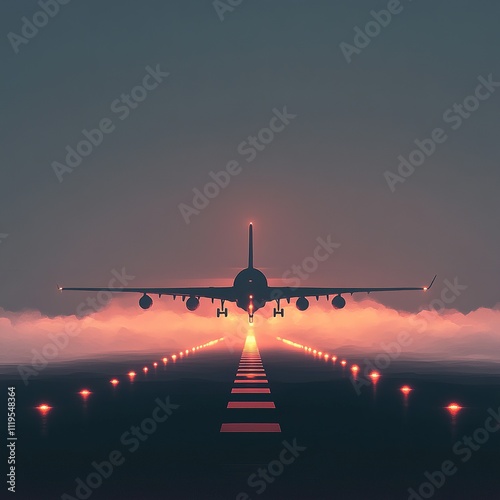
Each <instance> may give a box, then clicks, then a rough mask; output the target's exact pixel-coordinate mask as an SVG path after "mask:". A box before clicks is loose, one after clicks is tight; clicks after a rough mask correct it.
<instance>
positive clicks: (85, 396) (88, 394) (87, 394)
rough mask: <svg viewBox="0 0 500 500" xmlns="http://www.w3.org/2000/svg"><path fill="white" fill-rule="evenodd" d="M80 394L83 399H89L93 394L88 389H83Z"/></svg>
mask: <svg viewBox="0 0 500 500" xmlns="http://www.w3.org/2000/svg"><path fill="white" fill-rule="evenodd" d="M78 394H80V396H82V398H83V399H87V398H88V397H89V396H90V395H91V394H92V393H91V392H90V391H89V390H88V389H82V390H81V391H80V392H79V393H78Z"/></svg>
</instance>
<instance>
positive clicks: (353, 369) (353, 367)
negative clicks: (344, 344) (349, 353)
mask: <svg viewBox="0 0 500 500" xmlns="http://www.w3.org/2000/svg"><path fill="white" fill-rule="evenodd" d="M351 371H352V373H354V374H356V373H358V372H359V366H358V365H352V366H351Z"/></svg>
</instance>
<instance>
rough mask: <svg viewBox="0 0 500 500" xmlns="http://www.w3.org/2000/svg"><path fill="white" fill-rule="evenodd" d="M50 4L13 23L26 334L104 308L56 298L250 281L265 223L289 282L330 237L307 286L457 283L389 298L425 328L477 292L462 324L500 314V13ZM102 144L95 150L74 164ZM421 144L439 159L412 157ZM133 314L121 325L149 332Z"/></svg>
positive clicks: (496, 9)
mask: <svg viewBox="0 0 500 500" xmlns="http://www.w3.org/2000/svg"><path fill="white" fill-rule="evenodd" d="M41 3H42V4H43V2H41ZM48 3H49V4H50V5H51V7H46V8H47V9H49V11H50V12H51V16H48V15H47V16H45V17H46V18H45V19H44V15H43V14H41V15H40V12H41V11H42V7H41V4H39V3H38V2H35V1H31V0H30V1H23V2H8V3H7V2H4V3H3V4H2V6H1V7H0V12H1V16H0V34H3V39H2V40H3V42H2V43H1V44H0V55H1V59H2V70H3V71H2V78H1V79H0V103H1V114H0V116H1V118H0V120H1V129H0V141H1V147H0V161H1V169H0V281H1V286H0V307H1V308H2V309H1V310H2V311H3V312H2V318H3V319H4V320H5V321H6V322H7V324H19V317H23V318H25V319H26V318H31V319H32V320H33V321H35V319H34V318H37V317H38V316H37V315H40V317H41V318H47V319H48V320H51V321H55V322H56V323H55V324H54V325H55V326H54V325H53V327H54V328H56V326H57V324H58V323H57V322H58V321H64V320H65V318H68V317H71V316H72V315H74V314H75V311H76V309H77V307H78V305H79V304H80V303H81V302H82V300H86V296H85V295H82V294H79V293H75V294H71V293H67V294H59V293H57V290H56V284H61V285H64V286H107V285H108V282H109V280H110V279H111V278H112V276H113V272H123V270H125V273H126V274H127V275H128V276H133V279H131V280H130V283H129V285H130V286H182V285H185V286H194V285H197V284H199V285H207V284H214V285H223V284H231V282H232V279H233V278H234V276H235V274H236V273H237V272H238V270H240V269H241V268H243V267H245V265H246V245H247V242H246V239H247V225H248V222H249V221H253V222H254V225H255V265H256V266H257V267H259V268H260V269H262V270H263V271H264V272H265V273H266V275H267V276H268V278H270V280H271V281H272V282H273V283H276V284H278V283H280V280H281V278H282V277H283V275H284V274H285V273H286V272H287V271H290V269H292V266H294V265H300V264H301V263H302V262H303V261H304V259H306V258H307V257H309V256H310V255H312V253H313V251H314V248H315V247H316V245H317V239H318V238H328V237H329V238H331V240H333V241H335V242H336V243H338V245H339V246H338V248H337V249H336V250H335V252H334V253H333V254H332V256H331V257H330V258H329V259H328V260H326V261H325V262H321V263H320V264H319V265H318V268H317V269H316V270H315V271H314V272H311V273H308V276H307V277H305V278H303V279H302V282H301V284H302V285H307V286H315V285H317V286H424V285H426V284H428V282H429V281H430V279H431V278H432V276H433V275H434V274H438V279H437V281H436V284H435V286H434V288H433V289H432V291H430V292H429V294H428V295H425V296H424V295H423V294H418V293H396V294H381V295H378V296H376V297H375V296H371V297H370V298H372V297H373V299H374V300H376V301H377V302H378V303H379V304H380V305H381V307H383V311H389V312H390V311H395V312H396V313H397V314H403V315H404V314H406V313H418V311H420V310H421V309H424V308H428V307H429V304H431V303H432V300H440V297H441V294H442V293H443V290H445V289H447V288H448V289H449V285H448V284H449V283H459V284H460V285H461V287H462V288H461V289H460V293H454V294H453V293H452V294H451V295H450V294H449V293H448V295H446V296H447V297H449V298H450V300H449V301H447V302H446V303H443V307H445V308H446V309H449V310H450V311H451V314H458V315H460V318H462V319H463V320H464V321H465V323H467V322H468V321H469V320H470V319H471V318H472V317H476V318H477V316H474V314H477V311H491V312H492V313H495V312H496V311H498V303H499V287H498V283H499V277H500V276H499V274H500V273H499V271H500V266H499V264H498V255H499V253H500V234H499V232H498V230H497V228H498V213H499V208H500V207H499V197H498V187H499V185H500V183H499V180H500V173H499V169H498V157H499V153H500V142H499V141H498V125H499V121H500V114H499V113H498V109H499V106H500V87H499V88H497V86H495V82H500V61H499V59H498V54H497V47H498V43H499V41H500V40H499V34H498V26H497V24H498V23H497V19H498V15H499V13H500V5H499V4H498V2H495V1H493V0H491V1H490V0H485V1H484V2H481V6H480V8H478V4H477V3H475V2H472V1H465V0H458V1H453V2H451V1H448V2H439V3H431V2H423V1H421V2H410V1H409V0H407V1H401V2H400V3H398V2H397V0H393V1H392V2H386V1H384V2H380V1H377V2H373V1H364V0H361V1H358V2H347V1H346V2H330V1H326V0H325V1H320V0H317V1H308V2H306V1H303V0H302V1H300V0H275V1H273V2H266V1H263V0H253V1H251V2H250V1H245V0H243V1H242V2H240V3H239V4H238V2H233V4H238V5H235V6H234V7H229V8H224V7H221V5H222V4H224V3H226V5H229V4H228V2H219V3H218V4H217V2H212V1H196V0H189V1H185V0H178V1H168V2H165V1H159V0H157V1H153V0H147V1H143V2H139V1H136V2H132V1H131V2H120V1H118V0H109V1H107V2H98V1H97V0H88V1H86V2H76V1H75V0H72V1H69V2H68V3H66V4H64V5H62V4H57V5H56V6H55V7H54V4H53V3H51V2H48ZM389 8H390V9H392V10H393V13H392V14H390V13H389V14H388V9H389ZM50 9H52V10H50ZM55 11H57V12H55ZM372 11H374V12H375V13H374V12H372ZM381 11H383V12H381ZM42 12H43V11H42ZM377 13H378V14H377ZM388 16H389V17H390V19H389V17H388ZM374 19H379V20H380V22H379V24H377V22H375V25H374ZM32 22H37V23H38V24H41V25H42V26H41V27H39V28H36V26H35V27H34V26H33V25H32V24H31V23H32ZM370 22H371V24H368V25H367V23H370ZM381 24H384V25H385V26H382V25H381ZM365 30H367V31H368V32H369V33H371V34H372V35H373V36H371V37H370V36H367V35H366V34H363V33H364V32H365ZM370 30H371V31H370ZM360 33H361V34H360ZM138 85H139V86H141V85H143V87H142V89H138V90H137V89H136V87H137V86H138ZM478 86H481V89H480V94H479V95H480V96H481V99H479V98H474V97H473V98H472V99H471V98H470V96H474V95H476V92H477V89H478ZM145 87H148V89H145ZM134 88H135V91H134V90H133V89H134ZM134 92H135V93H134ZM127 95H128V96H136V97H137V100H135V99H134V98H133V97H127ZM124 96H125V97H124ZM465 105H467V106H468V108H464V106H465ZM454 106H460V108H454ZM458 109H460V110H461V111H458ZM467 109H470V110H471V111H467ZM275 117H277V118H276V119H275ZM277 120H278V121H277ZM271 124H274V125H273V126H274V127H275V128H276V131H275V132H273V133H272V137H271V136H270V135H269V132H266V131H265V129H266V128H269V127H270V125H271ZM99 129H101V130H100V131H99ZM436 129H440V130H441V132H439V131H436ZM84 130H85V131H86V132H85V133H86V134H87V135H89V136H90V137H91V138H92V140H94V141H95V144H90V143H87V144H88V145H89V144H90V149H88V148H87V149H85V145H83V146H81V148H82V149H80V151H83V152H84V153H85V156H84V153H82V157H81V158H80V161H78V159H75V158H74V157H73V158H72V159H71V158H70V159H69V160H68V159H67V158H66V157H67V155H68V149H67V148H70V149H71V148H72V150H77V149H78V145H79V144H81V141H84V140H85V139H86V138H85V133H84V132H83V131H84ZM103 130H104V131H103ZM259 134H260V135H259ZM252 136H253V137H257V138H259V140H258V142H257V143H255V142H254V143H252V139H251V138H252ZM430 138H434V139H436V140H435V141H433V142H431V143H429V139H430ZM261 141H262V142H261ZM415 141H417V142H418V143H419V144H420V145H421V146H422V148H421V149H424V150H426V151H427V152H428V153H429V154H424V153H416V154H413V156H412V152H413V151H414V150H416V149H417V148H418V146H417V142H415ZM429 144H430V145H429ZM87 147H88V146H87ZM422 156H423V157H424V159H423V161H422V163H421V164H419V165H416V166H414V167H412V165H410V167H408V166H406V167H404V166H403V167H400V169H401V168H402V169H403V170H398V166H399V165H400V163H401V162H402V161H403V160H406V161H409V159H410V157H411V158H413V159H414V160H415V163H416V164H417V163H419V160H420V159H421V157H422ZM398 157H399V159H398ZM69 161H73V164H72V165H75V164H77V165H76V166H74V168H72V166H71V165H70V164H69V163H68V162H69ZM54 165H55V166H54ZM405 168H406V170H404V169H405ZM229 171H230V172H231V173H228V172H229ZM402 171H403V173H404V176H403V175H402V174H401V172H402ZM221 172H225V173H222V174H221ZM214 176H215V177H217V178H218V179H219V182H220V183H221V184H223V185H224V187H219V188H218V189H217V188H216V191H218V192H215V191H213V190H212V191H210V189H211V188H210V185H209V183H210V182H213V181H214V179H213V177H214ZM395 179H396V180H395ZM207 186H208V187H207ZM206 189H208V190H209V191H208V192H209V193H210V196H211V197H210V198H206V199H205V205H206V206H204V207H203V206H202V205H199V204H198V205H197V207H196V206H195V205H194V203H195V201H196V200H193V199H194V197H195V191H194V190H200V191H202V192H203V191H204V190H206ZM212 189H213V185H212ZM214 193H215V194H214ZM198 202H199V203H201V202H200V200H199V199H198ZM186 207H191V208H186ZM186 210H187V212H186ZM186 214H188V215H186ZM455 288H456V286H455ZM359 300H362V298H356V297H354V298H353V299H349V300H348V306H347V308H348V307H349V306H350V305H352V304H353V303H354V304H356V303H357V302H356V301H359ZM115 302H116V303H115ZM134 302H135V299H134V300H131V299H130V298H116V299H114V302H113V303H112V305H111V306H109V305H108V306H107V307H108V309H107V310H108V311H109V312H108V314H110V315H112V312H111V310H112V308H113V307H118V308H126V309H127V311H128V310H129V309H130V311H129V312H128V313H127V314H130V317H133V315H134V314H137V315H138V314H139V313H140V312H141V311H140V310H139V309H138V306H137V305H136V304H134ZM434 304H437V303H434ZM102 307H105V306H104V304H103V305H102ZM269 307H270V306H268V308H269ZM353 307H356V308H357V307H358V306H353ZM110 308H111V309H110ZM154 308H155V309H156V308H161V310H165V311H169V310H172V314H178V315H182V316H181V317H182V318H184V315H186V314H187V313H184V312H182V310H181V306H180V305H175V306H173V305H172V302H171V301H170V300H169V299H165V298H164V299H162V300H160V301H159V300H156V301H155V305H154ZM347 308H346V310H347ZM356 310H357V309H356ZM203 311H204V312H203V314H204V315H207V316H210V317H211V316H212V315H213V314H214V311H213V310H212V309H210V308H208V307H207V309H203ZM232 312H233V314H239V313H237V312H236V311H232ZM241 313H243V312H242V311H241ZM311 313H312V309H311V310H309V311H308V313H306V314H309V316H314V313H313V314H311ZM342 313H344V311H342ZM155 314H160V315H161V314H163V312H161V311H157V312H156V313H155ZM165 314H167V312H165ZM318 314H319V313H318ZM329 314H330V315H332V317H333V315H334V314H336V313H335V312H334V311H330V312H329ZM471 314H472V316H470V315H471ZM25 315H28V316H25ZM486 316H487V317H491V316H488V314H487V313H486ZM127 317H128V316H127ZM138 317H140V318H142V317H143V316H142V315H141V316H138ZM160 317H161V316H160ZM187 317H188V316H186V318H187ZM464 318H466V319H464ZM23 321H24V320H23ZM189 321H192V320H191V319H189ZM313 323H314V321H313ZM492 325H493V323H492V324H490V325H489V326H488V327H487V328H485V330H487V331H491V332H493V331H494V327H493V326H492ZM38 326H39V325H38V322H37V321H35V322H34V323H33V331H35V330H36V328H35V327H38ZM200 328H201V323H200ZM207 328H209V327H208V326H207ZM481 328H482V327H481ZM481 328H480V327H479V326H478V330H480V329H481ZM28 329H29V328H28ZM51 329H52V327H51V328H49V330H51ZM47 331H48V330H47ZM325 338H328V335H326V334H325ZM27 342H28V341H27ZM28 343H29V342H28ZM11 345H12V343H11ZM13 350H15V349H14V347H13Z"/></svg>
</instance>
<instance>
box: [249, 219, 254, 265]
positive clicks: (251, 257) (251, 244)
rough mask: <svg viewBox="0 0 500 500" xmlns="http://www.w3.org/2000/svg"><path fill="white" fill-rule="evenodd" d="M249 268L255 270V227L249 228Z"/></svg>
mask: <svg viewBox="0 0 500 500" xmlns="http://www.w3.org/2000/svg"><path fill="white" fill-rule="evenodd" d="M248 267H249V268H250V269H253V226H252V223H251V222H250V226H249V227H248Z"/></svg>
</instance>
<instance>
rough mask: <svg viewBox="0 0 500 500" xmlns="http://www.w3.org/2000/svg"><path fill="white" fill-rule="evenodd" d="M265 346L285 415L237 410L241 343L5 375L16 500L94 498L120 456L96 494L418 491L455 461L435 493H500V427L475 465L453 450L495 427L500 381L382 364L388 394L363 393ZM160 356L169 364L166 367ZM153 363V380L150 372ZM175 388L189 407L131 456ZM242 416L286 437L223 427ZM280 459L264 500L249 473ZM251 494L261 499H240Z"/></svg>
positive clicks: (381, 388)
mask: <svg viewBox="0 0 500 500" xmlns="http://www.w3.org/2000/svg"><path fill="white" fill-rule="evenodd" d="M260 353H261V356H262V360H263V364H264V368H265V370H266V374H267V378H268V380H269V387H270V388H271V395H265V394H263V395H257V396H253V397H252V399H253V400H257V399H259V400H266V401H274V402H275V404H276V409H275V410H273V409H254V410H242V409H226V405H227V402H228V401H229V400H232V401H237V400H245V399H248V396H247V397H245V396H243V395H231V394H230V391H231V388H232V387H233V385H234V384H233V380H234V378H235V373H236V370H237V367H238V362H239V359H240V355H241V351H239V350H235V351H234V352H232V353H231V352H229V351H228V349H227V347H226V346H225V345H224V343H221V344H219V345H217V346H213V347H209V348H207V349H205V350H203V351H199V352H196V353H194V354H192V355H189V356H188V357H187V358H184V359H182V360H178V361H177V362H176V363H175V365H174V364H173V363H171V362H170V363H169V364H168V366H167V368H166V370H164V368H163V366H162V364H161V357H162V356H163V353H162V354H160V355H157V356H156V357H149V356H148V357H147V358H144V359H142V360H138V359H132V360H123V359H122V360H119V361H117V360H116V359H115V360H110V361H105V360H99V361H95V362H85V363H72V364H69V365H65V366H64V367H63V366H61V367H57V368H55V367H51V368H50V369H47V370H45V371H44V372H42V374H41V375H40V376H39V377H37V379H36V380H35V379H34V380H32V381H31V382H30V383H29V385H28V386H27V387H25V386H24V384H23V383H22V382H21V381H19V380H15V381H10V380H8V377H7V378H6V377H5V376H3V377H2V379H0V380H1V381H2V385H3V386H4V387H7V386H9V385H15V386H16V388H17V435H18V441H17V460H18V461H17V492H16V494H15V495H13V494H11V497H12V498H18V499H23V500H24V499H29V500H32V499H33V500H35V499H37V500H38V499H40V500H43V499H60V498H61V497H62V495H63V494H64V493H67V494H68V495H71V497H73V498H84V496H85V492H84V495H80V497H78V496H77V495H76V493H75V490H76V486H77V483H76V478H78V477H79V478H81V479H83V480H85V479H86V477H87V476H88V474H89V473H91V472H93V471H94V469H93V467H92V465H91V464H92V462H93V461H96V462H102V461H103V460H108V459H109V455H110V453H111V452H112V451H113V450H118V451H120V452H121V453H122V455H123V457H124V458H125V461H124V463H123V464H122V465H120V466H117V467H115V468H114V471H113V472H112V474H111V475H110V476H109V477H108V478H106V479H103V480H102V485H101V486H100V487H98V488H96V489H95V490H91V491H92V492H91V494H90V495H88V493H87V495H88V496H87V497H86V498H91V499H92V500H94V499H95V500H98V499H133V500H140V499H145V500H153V499H155V500H156V499H205V498H207V499H209V498H210V499H212V498H213V499H236V498H240V499H241V500H243V499H245V498H251V499H255V498H262V499H265V498H269V499H367V500H369V499H384V500H385V499H387V500H391V499H406V498H408V497H409V495H410V494H409V493H408V488H410V487H412V488H415V490H417V491H418V488H419V487H420V485H421V484H422V483H423V482H424V481H426V478H425V476H424V473H425V472H426V471H428V472H434V471H436V470H438V469H440V468H441V465H442V463H443V462H444V461H445V460H452V461H453V462H454V464H455V465H456V467H457V471H456V473H455V474H453V475H452V476H450V477H447V478H446V480H445V483H444V485H443V486H442V487H440V488H434V487H433V488H432V489H435V490H436V491H435V492H434V494H433V496H432V498H435V499H453V500H459V499H471V498H478V499H481V500H483V499H485V500H488V499H497V498H499V496H500V432H497V433H491V434H490V435H489V436H488V441H487V442H486V443H485V444H483V445H481V446H480V448H479V449H478V450H477V451H474V452H472V455H471V457H470V459H469V460H467V461H465V462H464V461H463V459H464V458H467V456H466V455H465V452H463V453H462V454H461V455H457V454H455V453H454V452H453V446H454V444H455V443H456V442H457V441H458V440H460V439H462V438H463V436H464V435H472V434H473V433H474V431H476V429H478V428H479V427H484V423H485V421H486V419H487V418H488V416H489V414H488V409H490V408H492V409H493V410H495V411H498V408H499V406H500V390H499V385H500V376H498V375H486V374H478V373H475V374H472V373H469V374H465V373H460V372H459V371H460V367H459V366H457V367H455V368H454V370H451V371H441V370H433V368H432V367H431V368H426V370H425V371H426V373H425V374H424V373H422V372H423V370H422V369H421V368H422V367H421V366H420V367H415V366H414V365H410V364H405V363H398V365H397V366H391V367H389V369H388V370H386V371H382V378H381V379H380V381H379V382H378V384H377V387H376V390H375V391H374V387H373V386H369V387H363V388H362V389H361V394H360V395H357V394H356V391H355V390H354V388H353V385H352V383H351V381H350V380H349V378H348V376H347V375H346V374H343V372H342V369H341V368H340V366H338V365H337V366H334V365H333V364H332V363H331V362H330V363H325V362H324V361H323V360H319V359H315V358H314V357H312V356H311V355H306V354H304V353H303V352H302V351H300V350H298V349H294V348H291V347H287V346H284V345H283V344H281V343H279V342H277V341H276V348H275V349H273V350H268V349H264V348H262V347H260ZM154 360H156V361H159V362H160V365H159V367H158V370H157V373H156V374H155V373H154V370H153V369H152V366H151V363H152V361H154ZM351 361H357V362H358V363H360V364H361V360H355V359H354V360H351ZM145 364H148V365H149V366H150V372H149V374H148V375H147V376H144V374H143V373H142V371H141V368H142V367H143V366H144V365H145ZM131 369H134V370H135V371H136V372H137V377H136V380H135V382H134V383H133V384H131V383H130V382H129V380H128V378H127V377H126V376H125V374H126V373H127V372H128V371H129V370H131ZM419 372H420V373H419ZM433 372H434V373H433ZM114 376H116V377H117V378H119V379H120V384H119V385H118V387H116V388H115V389H113V388H112V386H111V384H110V383H109V380H110V379H111V378H112V377H114ZM403 384H409V385H411V386H412V387H413V388H414V391H413V392H412V393H411V395H410V396H409V401H408V406H407V407H405V405H404V398H403V396H402V394H401V393H400V391H399V387H401V385H403ZM83 387H87V388H89V389H90V390H92V391H93V394H92V395H91V396H90V397H89V399H88V401H87V403H86V405H84V404H83V402H82V398H81V396H80V395H79V394H78V391H79V390H80V389H82V388H83ZM5 392H6V391H5ZM167 396H169V397H170V401H171V403H173V404H178V405H180V406H179V408H178V409H175V410H173V411H172V414H171V416H170V417H169V418H168V420H167V421H166V422H164V423H159V424H158V428H157V430H156V431H155V432H153V433H152V434H151V435H150V436H149V437H147V439H146V440H145V441H144V442H141V443H140V445H139V447H138V449H137V450H136V451H133V452H132V451H131V446H132V445H131V444H130V443H129V444H125V445H124V444H123V443H122V442H121V436H122V435H123V434H124V433H125V432H127V431H130V428H131V426H133V425H139V426H140V425H141V423H142V422H143V421H144V419H145V418H146V417H151V415H152V414H153V410H154V409H155V407H156V406H157V403H156V402H155V400H156V398H161V399H162V400H165V398H166V397H167ZM453 400H457V401H459V402H460V403H461V404H463V405H464V406H465V407H466V408H464V409H463V410H462V411H461V412H460V413H459V414H458V416H457V418H456V421H455V423H454V424H453V423H452V418H451V416H450V414H449V413H448V412H447V410H445V409H444V408H443V407H444V406H446V405H447V404H448V403H450V402H451V401H453ZM41 402H49V403H50V404H51V405H52V406H53V409H52V410H51V411H50V412H49V414H48V415H47V417H46V419H45V420H46V421H45V422H43V420H44V419H43V418H42V417H41V415H40V413H39V412H38V411H37V410H36V409H34V406H36V405H37V404H39V403H41ZM236 421H243V422H244V421H254V422H257V421H262V422H266V421H267V422H278V423H279V424H280V426H281V429H282V432H281V433H268V434H232V433H220V432H219V430H220V426H221V424H222V423H223V422H236ZM480 437H484V435H481V434H480ZM294 439H295V440H296V443H297V445H298V446H301V447H305V448H306V449H305V450H303V451H300V452H299V454H298V456H297V457H296V459H295V460H294V461H293V463H290V464H288V465H285V466H284V467H283V471H282V472H281V470H280V467H281V466H280V465H279V464H278V463H276V462H273V461H276V460H278V459H279V457H280V453H281V451H282V450H283V448H284V445H283V444H282V442H283V441H285V440H286V441H287V442H288V443H290V444H292V443H293V440H294ZM473 445H474V447H475V446H476V444H475V442H474V443H473ZM463 448H464V447H462V448H461V449H463ZM290 456H291V455H290V454H287V455H286V458H288V457H290ZM271 462H273V465H272V466H271V467H274V469H272V470H274V471H276V473H278V475H277V476H276V477H275V476H273V475H269V476H268V477H269V478H270V479H271V480H272V482H270V483H266V488H265V491H263V492H261V493H260V494H259V493H258V492H257V491H258V490H259V491H260V487H259V484H261V485H262V484H264V482H263V481H261V482H260V483H258V482H256V481H259V480H258V479H255V478H254V482H253V483H252V484H253V486H252V485H249V484H248V482H247V481H248V479H249V477H250V476H251V475H252V474H254V473H257V472H258V469H259V468H265V469H267V467H268V466H269V464H270V463H271ZM4 463H5V461H4ZM4 467H5V468H6V465H5V466H4ZM432 489H425V488H424V490H423V491H422V493H423V494H424V495H427V496H422V497H421V498H429V496H428V495H429V493H431V492H432ZM4 491H6V486H5V490H4ZM241 492H245V493H246V494H247V495H248V496H247V495H244V494H242V495H241V496H240V497H238V494H239V493H241ZM2 497H3V495H2ZM5 497H7V498H8V492H6V495H5ZM71 497H63V498H71ZM414 498H419V497H414Z"/></svg>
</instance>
